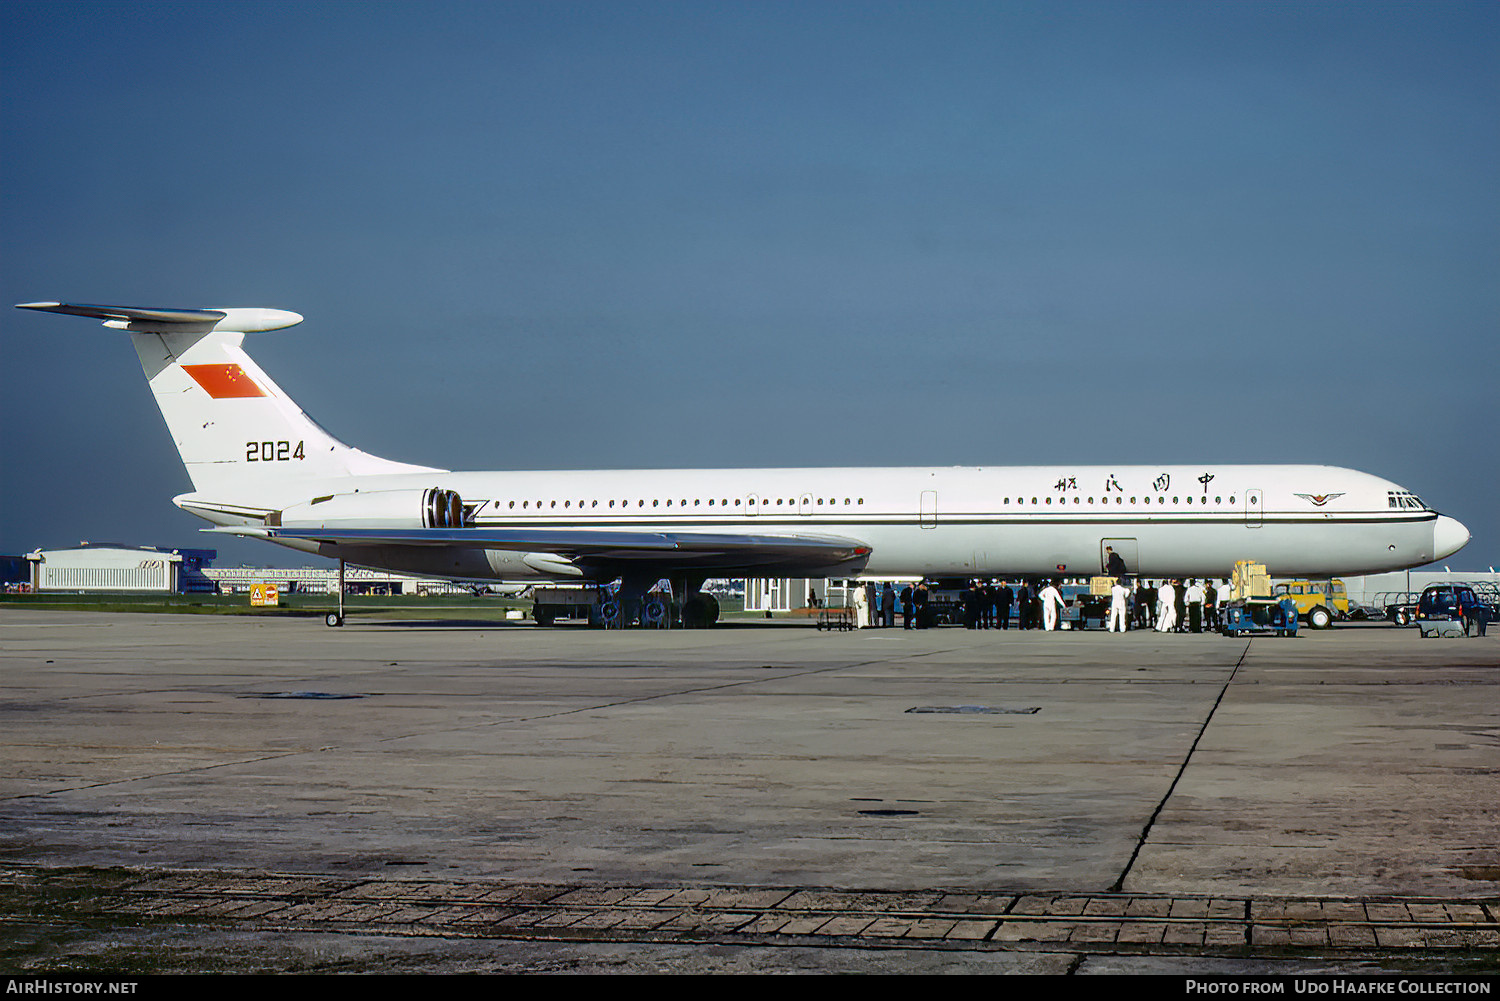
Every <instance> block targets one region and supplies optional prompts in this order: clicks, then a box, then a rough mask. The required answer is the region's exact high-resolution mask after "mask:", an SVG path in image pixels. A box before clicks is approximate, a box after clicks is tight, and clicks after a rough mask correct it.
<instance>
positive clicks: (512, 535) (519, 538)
mask: <svg viewBox="0 0 1500 1001" xmlns="http://www.w3.org/2000/svg"><path fill="white" fill-rule="evenodd" d="M204 531H207V532H215V533H219V534H223V535H241V536H247V537H250V538H258V539H266V540H268V541H271V542H275V541H277V540H302V541H306V542H317V543H323V544H326V545H333V546H439V547H448V548H458V549H505V550H511V551H514V552H522V553H533V552H543V553H555V554H557V555H559V556H565V557H570V558H574V559H593V560H640V561H654V562H672V563H685V564H690V563H697V562H704V563H715V562H718V563H722V562H725V561H729V562H733V563H735V564H737V565H738V564H745V565H759V564H762V563H765V564H772V563H777V564H779V563H786V562H812V563H818V564H820V565H831V564H836V563H841V562H844V561H846V560H855V559H863V558H864V557H867V556H869V555H870V547H869V546H868V545H867V544H865V543H863V542H860V541H859V540H857V539H846V538H840V537H837V536H826V535H739V534H721V533H706V532H597V531H588V530H581V529H569V530H566V531H558V530H548V529H530V528H405V529H389V528H273V527H262V526H260V525H230V526H226V527H223V528H210V529H205V530H204Z"/></svg>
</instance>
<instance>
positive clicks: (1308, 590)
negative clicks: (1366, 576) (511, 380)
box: [1271, 577, 1349, 629]
mask: <svg viewBox="0 0 1500 1001" xmlns="http://www.w3.org/2000/svg"><path fill="white" fill-rule="evenodd" d="M1271 593H1272V595H1273V596H1274V597H1276V598H1282V597H1286V598H1290V599H1292V603H1293V604H1295V605H1296V606H1297V616H1298V617H1299V618H1301V619H1302V620H1303V621H1304V622H1306V623H1307V624H1308V625H1309V626H1311V627H1312V628H1313V629H1327V628H1328V627H1329V626H1331V625H1333V621H1334V620H1335V619H1347V618H1348V617H1349V596H1348V594H1346V593H1345V592H1344V582H1343V581H1341V580H1339V579H1338V578H1337V577H1335V578H1334V579H1333V580H1284V581H1281V582H1279V583H1278V584H1277V585H1276V586H1275V587H1274V588H1273V589H1272V592H1271Z"/></svg>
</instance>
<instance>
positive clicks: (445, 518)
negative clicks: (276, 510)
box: [267, 487, 464, 528]
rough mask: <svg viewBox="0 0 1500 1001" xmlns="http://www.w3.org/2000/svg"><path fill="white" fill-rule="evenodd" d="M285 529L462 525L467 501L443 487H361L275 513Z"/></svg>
mask: <svg viewBox="0 0 1500 1001" xmlns="http://www.w3.org/2000/svg"><path fill="white" fill-rule="evenodd" d="M267 523H268V524H280V525H282V526H283V527H286V528H463V527H464V502H463V498H461V497H459V495H458V492H457V491H454V490H448V489H445V488H443V487H430V488H428V489H426V490H360V491H354V492H352V493H346V494H330V495H328V496H326V497H315V498H313V499H312V500H310V501H308V502H306V503H305V504H293V505H292V506H291V507H289V508H287V509H285V510H284V511H281V512H280V517H279V518H278V517H277V516H276V515H272V517H271V518H270V519H268V522H267Z"/></svg>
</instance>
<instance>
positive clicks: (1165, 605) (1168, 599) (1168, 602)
mask: <svg viewBox="0 0 1500 1001" xmlns="http://www.w3.org/2000/svg"><path fill="white" fill-rule="evenodd" d="M1156 597H1157V606H1156V631H1157V632H1159V633H1169V632H1171V631H1172V630H1173V629H1174V628H1176V626H1177V591H1176V590H1174V589H1173V587H1172V582H1171V581H1169V580H1165V581H1162V585H1161V589H1160V590H1159V591H1157V592H1156Z"/></svg>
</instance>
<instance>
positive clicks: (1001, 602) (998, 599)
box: [995, 580, 1016, 629]
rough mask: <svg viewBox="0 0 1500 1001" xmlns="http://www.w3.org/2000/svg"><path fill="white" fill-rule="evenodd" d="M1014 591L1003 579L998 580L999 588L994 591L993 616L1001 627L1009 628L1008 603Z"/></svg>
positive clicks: (1012, 598) (1013, 597) (1013, 596)
mask: <svg viewBox="0 0 1500 1001" xmlns="http://www.w3.org/2000/svg"><path fill="white" fill-rule="evenodd" d="M1015 596H1016V595H1015V592H1014V591H1012V590H1011V589H1010V585H1009V584H1007V583H1005V581H1003V580H1002V581H1001V582H1000V590H998V591H996V592H995V618H996V620H997V621H998V622H999V626H1000V628H1001V629H1009V628H1010V603H1011V601H1013V600H1014V599H1015Z"/></svg>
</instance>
